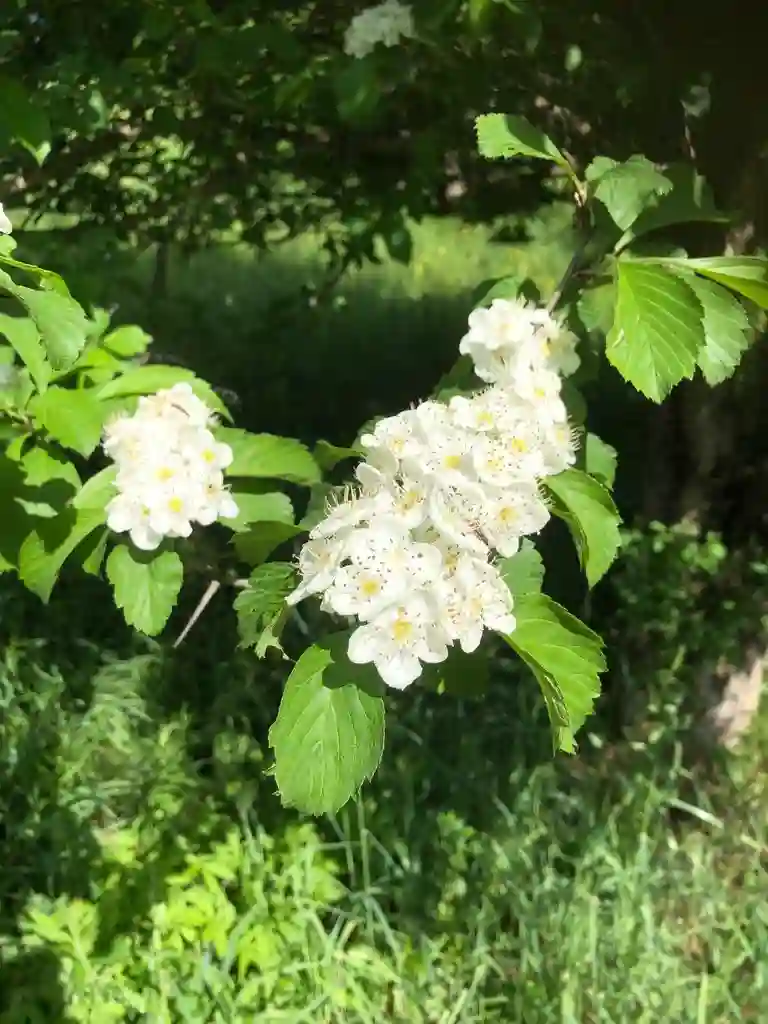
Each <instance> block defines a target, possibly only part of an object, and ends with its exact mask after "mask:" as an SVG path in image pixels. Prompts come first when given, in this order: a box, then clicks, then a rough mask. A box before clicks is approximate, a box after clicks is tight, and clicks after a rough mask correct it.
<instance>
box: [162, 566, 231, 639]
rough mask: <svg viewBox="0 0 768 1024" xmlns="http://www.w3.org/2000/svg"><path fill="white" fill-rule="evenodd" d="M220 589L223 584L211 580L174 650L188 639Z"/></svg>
mask: <svg viewBox="0 0 768 1024" xmlns="http://www.w3.org/2000/svg"><path fill="white" fill-rule="evenodd" d="M220 587H221V582H220V581H219V580H211V582H210V583H209V584H208V586H207V587H206V588H205V593H204V594H203V596H202V597H201V598H200V600H199V601H198V603H197V608H195V610H194V611H193V612H192V614H191V615H190V617H189V622H188V623H187V624H186V626H185V627H184V629H182V631H181V633H180V635H179V637H178V639H177V640H176V641H175V643H174V645H173V647H174V650H175V649H176V648H177V647H178V646H179V645H180V644H181V643H183V642H184V640H185V639H186V638H187V636H188V635H189V632H190V630H191V629H192V627H193V626H194V624H195V623H196V622H197V620H198V619H199V618H200V616H201V615H202V614H203V612H204V611H205V609H206V608H207V607H208V605H209V604H210V603H211V601H212V600H213V598H214V597H215V595H216V593H217V591H218V590H219V588H220Z"/></svg>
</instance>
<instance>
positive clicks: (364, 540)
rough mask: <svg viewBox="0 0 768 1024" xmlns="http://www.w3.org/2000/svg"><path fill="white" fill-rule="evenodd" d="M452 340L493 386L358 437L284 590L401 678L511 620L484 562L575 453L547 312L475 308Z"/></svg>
mask: <svg viewBox="0 0 768 1024" xmlns="http://www.w3.org/2000/svg"><path fill="white" fill-rule="evenodd" d="M461 351H462V352H464V353H468V354H469V355H470V356H471V357H472V358H473V360H474V362H475V368H476V371H477V373H478V375H479V376H480V377H481V378H482V379H485V380H487V381H488V382H489V383H490V385H491V386H490V387H487V388H485V389H484V390H482V391H480V392H478V393H477V394H474V395H471V396H468V397H467V396H462V395H459V396H456V397H454V398H452V399H451V401H450V402H449V403H448V404H447V405H446V404H444V403H441V402H435V401H428V402H422V403H421V404H420V405H418V406H417V407H416V408H414V409H408V410H405V411H404V412H401V413H398V414H397V415H396V416H390V417H387V418H385V419H382V420H380V421H379V422H378V423H377V424H376V425H375V427H374V428H373V429H372V430H371V431H369V432H368V433H366V434H365V435H364V436H363V437H362V439H361V441H362V445H363V447H364V448H365V449H366V453H367V457H366V459H365V460H364V461H363V462H361V463H360V464H359V465H358V467H357V469H356V477H357V485H356V490H355V491H354V492H353V493H351V494H350V495H349V496H348V497H347V498H346V499H345V500H344V501H343V502H341V503H340V504H339V505H337V506H336V507H334V508H332V509H330V510H329V512H328V514H327V516H326V518H325V519H324V520H323V522H322V523H320V524H318V526H316V527H315V528H314V529H313V530H312V532H311V533H310V540H309V542H308V543H307V544H306V545H305V547H304V549H303V551H302V553H301V555H300V556H299V570H300V572H301V576H302V581H301V583H300V585H299V587H298V588H297V590H296V591H295V592H294V594H293V595H292V596H291V598H290V599H289V603H291V604H294V603H296V602H297V601H299V600H301V599H302V597H304V596H307V595H309V594H320V595H322V604H321V607H322V608H323V609H325V610H326V611H330V612H333V613H335V614H337V615H341V616H344V617H348V618H350V617H351V618H355V619H357V620H358V622H359V623H361V624H360V625H359V626H358V628H357V629H356V630H355V631H354V633H353V634H352V636H351V638H350V641H349V650H348V653H349V657H350V660H352V661H353V662H358V663H361V664H362V663H368V662H372V663H373V664H374V665H375V666H376V669H377V671H378V672H379V674H380V675H381V677H382V679H383V680H384V682H385V683H386V684H387V685H389V686H393V687H397V688H400V689H402V688H403V687H405V686H408V685H410V683H412V682H413V681H414V680H415V679H417V678H418V676H419V674H420V673H421V670H422V665H423V664H424V663H428V662H437V661H442V660H443V659H444V658H446V657H447V655H448V649H449V647H450V646H451V645H452V644H458V645H459V646H460V647H461V648H462V649H463V650H464V651H466V652H471V651H474V650H476V648H477V647H478V646H479V644H480V642H481V640H482V636H483V633H484V631H485V630H486V629H489V630H494V631H497V632H501V633H511V632H512V631H513V630H514V629H515V617H514V613H513V603H512V597H511V594H510V592H509V589H508V587H507V586H506V584H505V583H504V580H503V578H502V577H501V575H500V574H499V571H498V569H497V568H496V567H495V566H494V565H493V563H492V561H491V559H492V558H493V556H494V554H495V553H498V554H500V555H502V556H503V557H509V556H511V555H514V554H515V553H516V552H517V551H518V550H519V548H520V542H521V539H522V538H523V537H527V536H531V535H533V534H536V533H538V532H539V531H540V530H541V529H542V528H543V527H544V526H545V524H546V523H547V522H548V520H549V518H550V512H549V508H548V506H547V504H546V502H545V501H544V500H543V498H542V493H541V490H540V486H541V483H542V481H543V480H545V479H546V478H547V477H549V476H552V475H554V474H556V473H559V472H562V470H563V469H565V468H567V467H568V466H570V465H573V463H574V461H575V453H576V443H577V434H576V432H575V431H574V430H573V429H572V427H571V426H570V424H569V423H568V419H567V413H566V409H565V405H564V403H563V400H562V393H561V390H562V375H563V374H564V373H566V372H572V371H573V369H575V367H576V366H577V365H578V357H577V356H576V354H575V341H574V339H572V338H571V336H570V335H568V334H567V332H565V331H563V329H562V327H561V325H560V324H559V323H558V322H557V321H556V320H555V319H554V318H553V317H552V316H550V314H549V313H548V312H547V311H546V310H544V309H537V308H535V307H533V306H531V305H529V304H527V303H525V302H520V301H509V300H496V301H495V302H494V303H492V305H491V307H490V308H489V309H484V310H475V311H474V312H473V313H472V314H471V316H470V318H469V331H468V332H467V334H466V335H465V337H464V339H462V343H461Z"/></svg>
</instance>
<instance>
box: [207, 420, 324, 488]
mask: <svg viewBox="0 0 768 1024" xmlns="http://www.w3.org/2000/svg"><path fill="white" fill-rule="evenodd" d="M217 437H218V439H219V440H220V441H223V442H224V443H225V444H228V445H229V446H230V447H231V448H232V454H233V461H232V464H231V465H230V466H229V467H228V469H227V475H228V476H232V477H235V476H244V477H257V478H261V479H269V480H288V481H289V482H291V483H296V484H305V485H307V486H309V485H311V484H314V483H318V482H319V481H320V478H321V474H320V467H319V466H318V464H317V463H316V462H315V460H314V459H313V458H312V455H311V454H310V452H309V449H308V448H307V447H306V446H305V445H303V444H302V443H301V442H300V441H296V440H294V439H293V438H292V437H278V436H277V435H275V434H250V433H249V432H248V431H247V430H238V429H236V428H231V427H225V428H222V429H221V430H219V431H217Z"/></svg>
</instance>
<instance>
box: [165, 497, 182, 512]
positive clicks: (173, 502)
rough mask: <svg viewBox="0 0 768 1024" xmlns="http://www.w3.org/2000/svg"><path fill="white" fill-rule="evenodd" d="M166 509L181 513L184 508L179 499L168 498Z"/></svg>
mask: <svg viewBox="0 0 768 1024" xmlns="http://www.w3.org/2000/svg"><path fill="white" fill-rule="evenodd" d="M168 508H169V509H170V510H171V512H181V510H182V509H183V508H184V502H183V501H182V500H181V498H169V499H168Z"/></svg>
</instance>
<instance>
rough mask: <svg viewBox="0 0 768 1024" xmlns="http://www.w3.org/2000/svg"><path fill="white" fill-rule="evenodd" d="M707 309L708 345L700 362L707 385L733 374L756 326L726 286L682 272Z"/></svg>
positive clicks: (700, 353)
mask: <svg viewBox="0 0 768 1024" xmlns="http://www.w3.org/2000/svg"><path fill="white" fill-rule="evenodd" d="M679 273H680V276H681V278H682V279H683V280H684V281H685V283H686V284H687V285H688V286H689V287H690V288H692V289H693V291H694V292H695V293H696V297H697V298H698V300H699V302H700V303H701V305H702V308H703V310H704V337H705V339H706V341H705V344H704V348H702V349H701V350H700V351H699V357H698V363H699V367H700V369H701V372H702V373H703V374H704V379H705V380H706V382H707V384H710V385H713V386H714V385H715V384H721V383H722V382H723V381H724V380H726V379H727V378H728V377H730V376H731V375H732V374H733V372H734V371H735V369H736V367H737V366H738V365H739V363H740V362H741V357H742V356H743V355H744V353H745V352H746V350H747V349H748V348H749V346H750V343H751V340H752V329H751V326H750V323H749V317H748V316H747V312H746V310H745V309H744V307H743V306H742V304H741V303H740V302H739V301H738V299H736V298H735V297H734V296H733V295H732V294H731V293H730V292H729V291H728V290H727V289H726V288H723V287H722V285H719V284H715V282H714V281H708V280H707V279H706V278H703V277H696V275H695V274H691V273H687V272H685V271H680V272H679Z"/></svg>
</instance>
